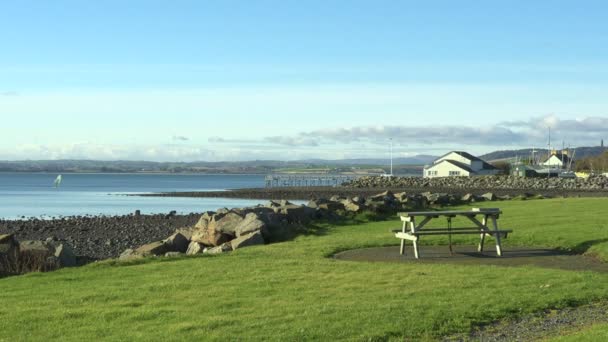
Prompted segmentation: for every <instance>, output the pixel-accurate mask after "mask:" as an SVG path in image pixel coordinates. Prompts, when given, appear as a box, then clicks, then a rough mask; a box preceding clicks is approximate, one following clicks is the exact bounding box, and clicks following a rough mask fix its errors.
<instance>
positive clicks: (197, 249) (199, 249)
mask: <svg viewBox="0 0 608 342" xmlns="http://www.w3.org/2000/svg"><path fill="white" fill-rule="evenodd" d="M204 249H205V245H203V244H201V243H198V242H195V241H192V242H190V244H189V245H188V249H187V250H186V255H195V254H200V253H203V250H204Z"/></svg>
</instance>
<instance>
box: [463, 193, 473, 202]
mask: <svg viewBox="0 0 608 342" xmlns="http://www.w3.org/2000/svg"><path fill="white" fill-rule="evenodd" d="M460 200H461V201H463V202H467V203H468V202H475V196H474V195H473V194H472V193H467V194H464V195H463V196H462V197H461V198H460Z"/></svg>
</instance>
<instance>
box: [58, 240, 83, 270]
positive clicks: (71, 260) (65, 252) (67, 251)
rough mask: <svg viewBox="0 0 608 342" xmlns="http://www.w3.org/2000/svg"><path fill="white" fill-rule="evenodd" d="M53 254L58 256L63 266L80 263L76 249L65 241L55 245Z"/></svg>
mask: <svg viewBox="0 0 608 342" xmlns="http://www.w3.org/2000/svg"><path fill="white" fill-rule="evenodd" d="M53 256H55V257H56V258H57V260H58V261H59V265H60V266H61V267H72V266H76V265H77V263H78V262H77V260H76V255H75V254H74V251H72V248H70V246H68V245H67V244H65V243H61V244H58V245H56V246H55V251H54V253H53Z"/></svg>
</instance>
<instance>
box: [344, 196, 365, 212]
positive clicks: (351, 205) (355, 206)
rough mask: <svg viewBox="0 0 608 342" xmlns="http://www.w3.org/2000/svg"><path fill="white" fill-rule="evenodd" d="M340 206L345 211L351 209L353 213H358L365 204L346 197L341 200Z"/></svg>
mask: <svg viewBox="0 0 608 342" xmlns="http://www.w3.org/2000/svg"><path fill="white" fill-rule="evenodd" d="M342 206H343V207H344V209H345V210H346V211H351V212H354V213H358V212H361V211H363V209H365V206H364V205H363V204H361V203H357V202H355V201H353V200H351V199H346V200H343V201H342Z"/></svg>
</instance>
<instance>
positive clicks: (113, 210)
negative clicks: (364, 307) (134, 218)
mask: <svg viewBox="0 0 608 342" xmlns="http://www.w3.org/2000/svg"><path fill="white" fill-rule="evenodd" d="M57 175H58V174H51V173H0V218H3V219H18V218H29V217H40V218H49V217H61V216H72V215H124V214H129V213H133V212H134V211H135V210H141V213H142V214H156V213H169V212H170V211H172V210H175V211H176V212H177V213H179V214H187V213H192V212H193V213H200V212H202V211H207V210H217V209H218V208H223V207H227V208H237V207H246V206H251V205H255V204H259V203H262V202H264V201H263V200H246V199H234V198H190V197H140V196H127V195H129V194H137V193H153V192H172V191H222V190H228V189H239V188H260V187H264V176H263V175H192V174H104V173H94V174H89V173H86V174H84V173H79V174H70V173H64V174H62V182H61V184H60V186H59V187H54V185H53V184H54V181H55V179H56V178H57Z"/></svg>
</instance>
